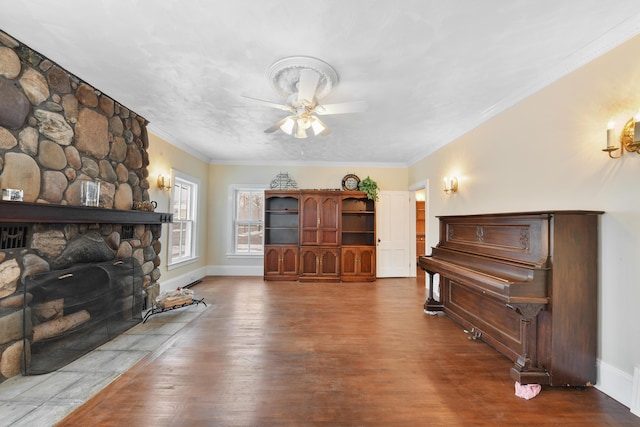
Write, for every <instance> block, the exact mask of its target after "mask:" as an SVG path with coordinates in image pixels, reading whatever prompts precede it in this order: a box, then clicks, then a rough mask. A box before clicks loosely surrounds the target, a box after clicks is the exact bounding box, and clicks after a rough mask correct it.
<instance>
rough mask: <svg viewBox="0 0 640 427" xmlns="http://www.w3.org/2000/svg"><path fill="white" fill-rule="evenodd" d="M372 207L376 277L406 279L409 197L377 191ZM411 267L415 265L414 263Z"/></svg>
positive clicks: (408, 272)
mask: <svg viewBox="0 0 640 427" xmlns="http://www.w3.org/2000/svg"><path fill="white" fill-rule="evenodd" d="M379 196H380V199H379V200H378V202H377V203H376V235H377V240H378V242H377V245H378V247H377V248H376V277H410V276H411V246H412V244H415V242H414V239H412V238H411V221H410V218H411V193H410V192H408V191H381V192H380V194H379ZM414 264H415V261H414Z"/></svg>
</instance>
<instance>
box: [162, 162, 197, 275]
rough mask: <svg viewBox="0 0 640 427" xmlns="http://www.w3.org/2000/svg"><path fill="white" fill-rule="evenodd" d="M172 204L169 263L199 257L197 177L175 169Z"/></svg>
mask: <svg viewBox="0 0 640 427" xmlns="http://www.w3.org/2000/svg"><path fill="white" fill-rule="evenodd" d="M172 181H173V187H172V189H171V205H172V206H173V222H172V223H170V224H169V265H172V264H178V263H182V262H186V261H191V260H194V259H196V258H197V253H196V248H197V245H196V243H197V234H196V229H197V222H196V213H197V200H198V183H197V180H196V179H195V178H192V177H189V176H187V175H184V174H181V173H179V172H176V171H173V179H172Z"/></svg>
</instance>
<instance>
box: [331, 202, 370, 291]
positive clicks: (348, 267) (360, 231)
mask: <svg viewBox="0 0 640 427" xmlns="http://www.w3.org/2000/svg"><path fill="white" fill-rule="evenodd" d="M340 212H341V222H342V224H341V225H342V229H341V241H342V251H341V256H342V270H341V274H342V280H343V281H371V280H375V272H376V263H375V253H376V251H375V248H376V226H375V220H376V219H375V202H374V201H373V200H370V199H368V198H367V196H366V195H365V194H364V193H362V192H359V191H354V192H344V194H343V195H342V196H341V211H340Z"/></svg>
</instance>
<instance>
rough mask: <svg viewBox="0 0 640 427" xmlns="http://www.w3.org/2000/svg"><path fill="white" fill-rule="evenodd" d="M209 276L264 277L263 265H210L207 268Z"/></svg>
mask: <svg viewBox="0 0 640 427" xmlns="http://www.w3.org/2000/svg"><path fill="white" fill-rule="evenodd" d="M207 275H208V276H256V277H262V276H263V275H264V267H263V266H262V265H210V266H208V267H207Z"/></svg>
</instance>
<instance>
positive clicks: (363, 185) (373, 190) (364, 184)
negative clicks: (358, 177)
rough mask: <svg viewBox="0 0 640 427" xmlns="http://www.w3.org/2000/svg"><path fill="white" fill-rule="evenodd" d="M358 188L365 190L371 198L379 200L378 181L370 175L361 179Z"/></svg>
mask: <svg viewBox="0 0 640 427" xmlns="http://www.w3.org/2000/svg"><path fill="white" fill-rule="evenodd" d="M358 190H360V191H362V192H364V193H365V194H366V195H367V197H368V198H369V199H371V200H375V201H377V200H378V190H379V189H378V183H377V182H375V181H374V180H372V179H371V178H370V177H369V176H367V177H366V178H365V179H363V180H362V181H360V184H359V185H358Z"/></svg>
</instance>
